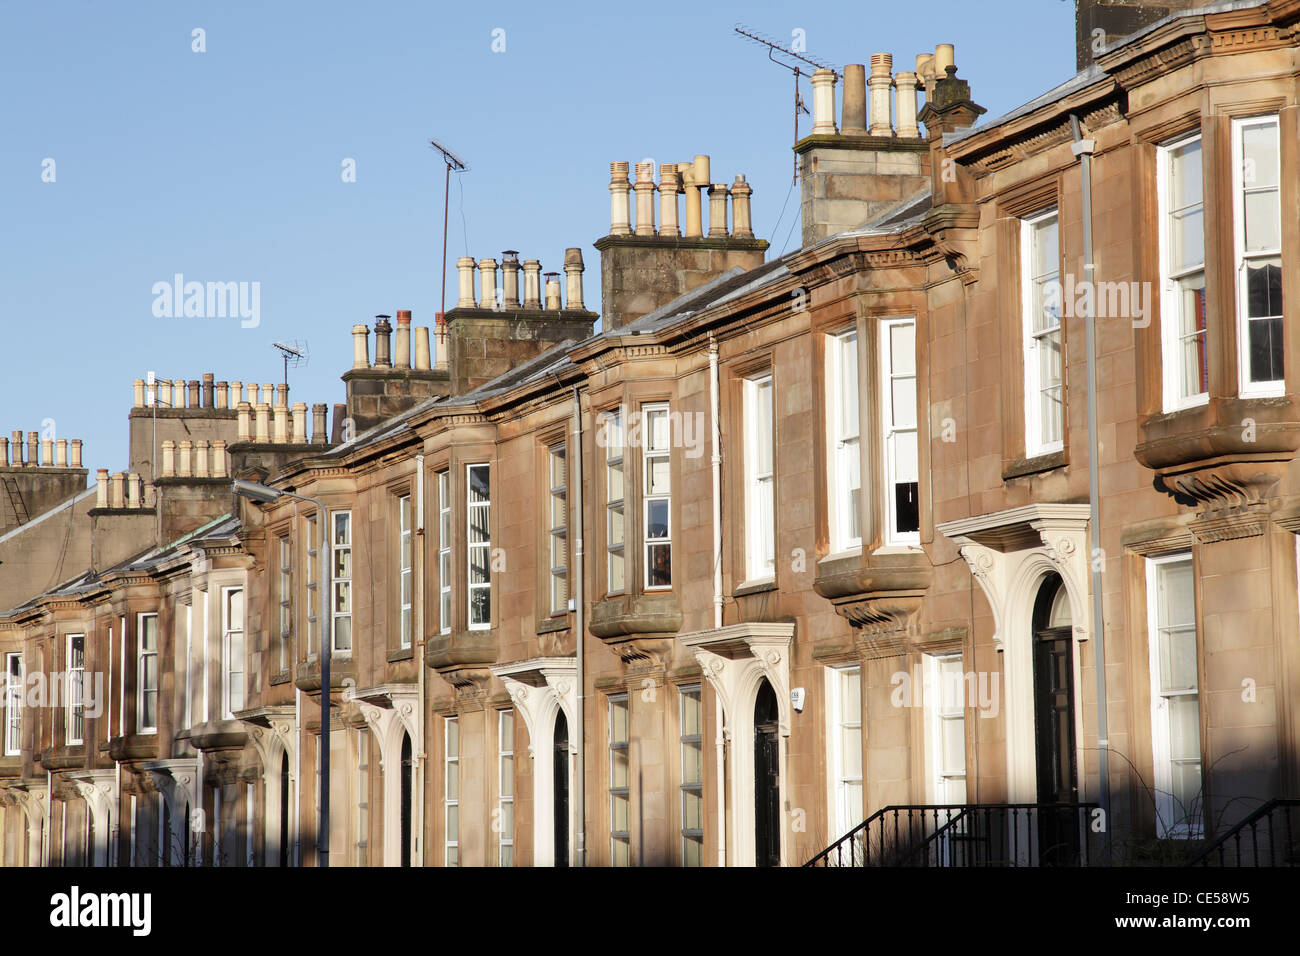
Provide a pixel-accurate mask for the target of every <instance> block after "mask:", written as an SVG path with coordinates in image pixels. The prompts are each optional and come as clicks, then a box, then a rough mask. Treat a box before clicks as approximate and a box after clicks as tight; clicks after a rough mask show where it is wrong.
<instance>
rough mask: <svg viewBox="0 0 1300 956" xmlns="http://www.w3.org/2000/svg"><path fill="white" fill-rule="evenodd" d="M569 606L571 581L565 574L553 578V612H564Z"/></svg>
mask: <svg viewBox="0 0 1300 956" xmlns="http://www.w3.org/2000/svg"><path fill="white" fill-rule="evenodd" d="M568 606H569V581H568V579H567V578H566V577H565V576H564V575H563V574H555V575H552V576H551V610H552V611H563V610H565V609H566V608H567V607H568Z"/></svg>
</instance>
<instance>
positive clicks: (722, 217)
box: [709, 183, 727, 237]
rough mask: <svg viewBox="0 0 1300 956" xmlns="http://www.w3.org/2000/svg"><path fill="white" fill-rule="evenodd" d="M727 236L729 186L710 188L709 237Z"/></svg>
mask: <svg viewBox="0 0 1300 956" xmlns="http://www.w3.org/2000/svg"><path fill="white" fill-rule="evenodd" d="M726 235H727V184H726V183H714V184H713V185H711V186H710V187H709V236H710V237H715V236H726Z"/></svg>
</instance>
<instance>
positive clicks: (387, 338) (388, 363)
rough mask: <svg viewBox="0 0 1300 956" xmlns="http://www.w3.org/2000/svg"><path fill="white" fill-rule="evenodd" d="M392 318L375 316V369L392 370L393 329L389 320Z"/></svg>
mask: <svg viewBox="0 0 1300 956" xmlns="http://www.w3.org/2000/svg"><path fill="white" fill-rule="evenodd" d="M390 318H391V316H388V315H377V316H375V368H392V367H393V358H392V355H393V353H392V351H391V346H392V335H393V327H392V325H390V324H389V322H388V320H389V319H390Z"/></svg>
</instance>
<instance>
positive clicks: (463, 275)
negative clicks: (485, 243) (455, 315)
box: [456, 256, 474, 309]
mask: <svg viewBox="0 0 1300 956" xmlns="http://www.w3.org/2000/svg"><path fill="white" fill-rule="evenodd" d="M456 274H457V277H458V279H459V282H460V286H459V288H460V291H459V293H458V297H457V299H456V308H458V309H472V308H474V260H473V259H471V258H470V257H469V256H461V257H460V258H459V259H457V260H456Z"/></svg>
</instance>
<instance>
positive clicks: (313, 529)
mask: <svg viewBox="0 0 1300 956" xmlns="http://www.w3.org/2000/svg"><path fill="white" fill-rule="evenodd" d="M317 531H318V529H317V526H316V516H315V515H311V516H310V517H308V518H307V574H306V581H305V583H306V589H307V659H308V660H311V659H314V658H315V657H316V653H317V651H319V649H320V621H321V619H320V602H321V594H320V586H319V584H318V583H317V582H319V580H320V563H319V562H320V560H321V554H320V546H321V541H320V539H319V538H318V537H316V534H317Z"/></svg>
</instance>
